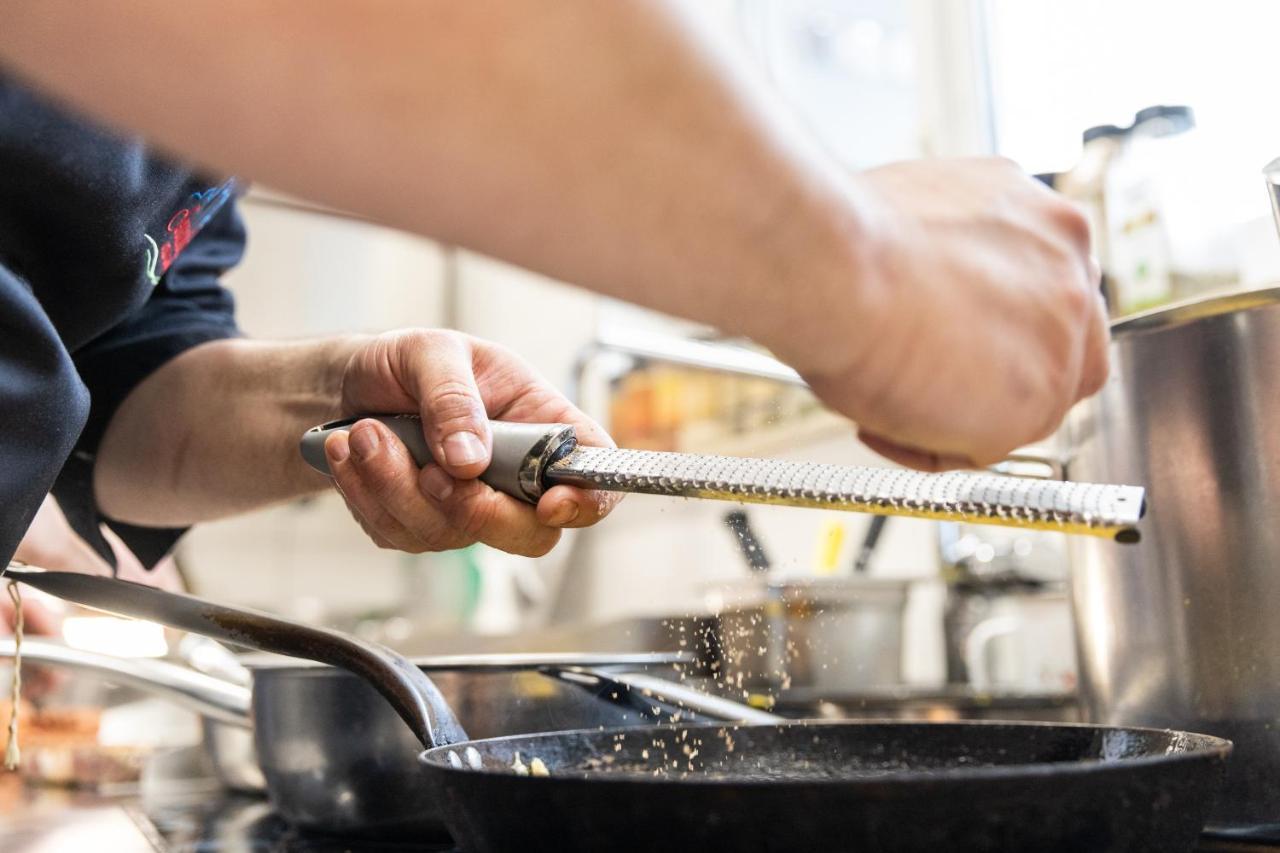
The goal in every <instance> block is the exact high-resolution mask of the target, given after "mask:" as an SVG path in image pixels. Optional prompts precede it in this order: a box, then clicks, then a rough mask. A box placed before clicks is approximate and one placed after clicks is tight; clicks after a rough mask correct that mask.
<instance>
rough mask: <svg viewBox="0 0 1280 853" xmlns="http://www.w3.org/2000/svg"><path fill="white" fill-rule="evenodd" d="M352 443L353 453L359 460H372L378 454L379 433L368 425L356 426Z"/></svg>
mask: <svg viewBox="0 0 1280 853" xmlns="http://www.w3.org/2000/svg"><path fill="white" fill-rule="evenodd" d="M350 441H351V452H352V453H354V454H355V455H356V458H357V459H361V460H364V459H370V458H372V457H373V455H374V454H375V453H377V452H378V431H377V430H376V429H374V428H373V427H371V426H369V425H368V424H356V426H355V429H353V430H351V439H350Z"/></svg>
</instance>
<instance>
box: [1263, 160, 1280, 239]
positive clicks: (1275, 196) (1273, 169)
mask: <svg viewBox="0 0 1280 853" xmlns="http://www.w3.org/2000/svg"><path fill="white" fill-rule="evenodd" d="M1262 173H1263V175H1264V176H1265V177H1266V180H1267V196H1268V197H1269V198H1270V200H1271V216H1272V218H1273V219H1274V220H1275V224H1276V234H1277V235H1280V157H1277V158H1276V159H1275V160H1272V161H1271V162H1270V163H1268V164H1267V166H1266V168H1265V169H1263V170H1262Z"/></svg>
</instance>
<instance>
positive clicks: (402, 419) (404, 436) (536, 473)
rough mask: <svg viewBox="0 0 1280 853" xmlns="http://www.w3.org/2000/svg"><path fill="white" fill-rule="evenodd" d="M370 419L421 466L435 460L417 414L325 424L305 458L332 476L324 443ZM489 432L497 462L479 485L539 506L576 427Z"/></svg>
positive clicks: (310, 440) (309, 440) (501, 427)
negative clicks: (547, 476) (546, 480)
mask: <svg viewBox="0 0 1280 853" xmlns="http://www.w3.org/2000/svg"><path fill="white" fill-rule="evenodd" d="M366 419H369V420H375V421H380V422H381V423H383V424H385V425H386V426H387V428H388V429H390V430H391V431H392V432H393V433H395V434H396V437H397V438H399V439H400V440H401V441H402V442H404V446H405V447H406V448H408V450H409V455H411V456H412V457H413V460H414V461H415V462H417V463H418V465H426V464H427V463H429V462H433V461H434V458H433V456H432V454H431V450H430V448H428V447H427V440H426V437H425V436H424V435H423V433H422V420H421V419H420V418H419V417H418V416H417V415H358V416H356V417H353V418H344V419H343V420H338V421H330V422H329V423H327V424H321V425H320V426H318V427H313V428H311V429H309V430H307V431H306V433H305V434H303V436H302V442H301V445H300V449H301V451H302V458H303V459H305V460H306V461H307V464H309V465H310V466H311V467H312V468H315V469H316V470H317V471H319V472H320V473H322V474H329V475H332V472H331V471H330V470H329V461H328V459H326V458H325V455H324V442H325V439H327V438H328V437H329V436H330V435H331V434H332V433H335V432H346V431H349V430H350V429H351V427H353V426H355V424H356V423H358V422H359V421H362V420H366ZM489 430H490V432H491V433H492V434H493V458H492V460H491V461H490V462H489V467H488V468H487V469H486V470H485V472H484V473H483V474H481V475H480V480H481V482H484V483H488V484H489V485H490V486H492V487H493V488H495V489H497V490H498V491H500V492H505V493H506V494H508V495H511V496H512V497H513V498H518V499H520V500H522V501H525V502H527V503H537V502H538V498H539V497H541V496H542V492H543V482H542V474H543V471H544V470H545V468H546V466H547V465H548V464H550V463H551V462H553V461H555V460H556V459H559V458H560V457H562V456H564V455H565V454H566V453H569V452H571V451H572V450H573V449H574V448H575V447H576V446H577V443H578V442H577V438H576V436H575V434H574V431H573V427H571V426H569V425H568V424H523V423H515V422H513V421H490V422H489Z"/></svg>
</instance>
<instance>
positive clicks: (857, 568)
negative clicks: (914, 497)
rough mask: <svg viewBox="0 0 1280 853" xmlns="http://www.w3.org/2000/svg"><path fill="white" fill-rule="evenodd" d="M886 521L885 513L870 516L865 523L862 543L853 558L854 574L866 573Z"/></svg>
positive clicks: (887, 520) (887, 519)
mask: <svg viewBox="0 0 1280 853" xmlns="http://www.w3.org/2000/svg"><path fill="white" fill-rule="evenodd" d="M888 523H889V516H887V515H873V516H871V521H870V522H869V523H868V524H867V532H866V534H865V535H864V536H863V537H862V545H861V546H860V547H859V548H858V555H857V556H856V557H854V558H853V573H854V574H855V575H862V574H866V572H867V568H868V567H869V566H870V565H871V557H872V556H873V555H874V554H875V552H876V546H877V545H879V544H880V535H881V534H882V533H884V527H885V525H886V524H888Z"/></svg>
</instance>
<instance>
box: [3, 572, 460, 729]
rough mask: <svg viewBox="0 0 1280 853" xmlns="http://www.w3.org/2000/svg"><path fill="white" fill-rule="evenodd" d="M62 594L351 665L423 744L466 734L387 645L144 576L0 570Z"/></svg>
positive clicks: (230, 639)
mask: <svg viewBox="0 0 1280 853" xmlns="http://www.w3.org/2000/svg"><path fill="white" fill-rule="evenodd" d="M0 576H7V577H9V578H12V579H14V580H18V581H21V582H22V583H25V584H27V585H28V586H32V587H35V588H36V589H39V590H41V591H43V592H47V593H49V594H50V595H53V596H56V597H57V598H61V599H64V600H66V601H71V602H74V603H76V604H81V605H83V606H85V607H92V608H94V609H96V610H103V611H106V612H107V613H114V614H116V615H119V616H129V617H133V618H135V619H147V620H150V621H152V622H159V623H160V624H162V625H168V626H169V627H171V628H180V629H182V630H184V631H190V632H192V633H193V634H200V635H201V636H205V637H209V638H211V639H215V640H221V641H223V642H226V643H232V644H235V645H240V646H247V647H249V648H252V649H257V650H259V651H264V652H272V653H274V654H281V655H287V656H289V657H296V658H306V659H308V660H314V661H320V662H321V663H327V664H330V665H332V666H337V667H341V668H342V669H346V670H349V671H350V672H352V673H354V674H355V675H358V676H360V677H361V678H363V679H365V680H366V681H368V682H369V683H370V684H371V685H373V686H374V687H375V688H377V690H378V692H380V693H381V694H382V695H383V696H384V697H385V698H386V700H387V701H388V702H390V703H391V705H392V707H394V708H395V710H396V713H398V714H399V715H400V717H401V718H402V719H403V720H404V721H405V722H406V723H408V725H409V728H410V729H412V730H413V733H414V735H415V736H417V738H418V739H419V740H420V741H422V743H423V744H424V745H426V746H427V747H430V746H432V745H436V746H439V745H443V744H448V743H456V742H458V741H461V740H466V739H467V736H466V733H465V732H464V731H463V730H462V726H461V725H459V723H458V720H457V718H456V717H454V715H453V712H452V711H451V710H450V709H449V706H448V704H447V703H446V702H445V700H444V697H443V696H442V695H441V694H440V691H439V690H438V689H437V688H436V686H435V684H433V683H432V682H431V679H429V678H427V676H426V675H424V674H423V673H422V672H421V671H420V670H419V669H418V668H417V667H416V666H414V665H413V664H412V663H410V662H409V661H408V660H406V659H405V658H403V657H401V656H400V655H398V654H396V653H395V652H393V651H392V650H391V649H388V648H386V647H385V646H380V645H378V644H377V643H370V642H367V641H365V640H361V639H358V638H356V637H351V636H348V635H346V634H343V633H340V632H338V631H331V630H329V629H327V628H315V627H312V626H310V625H302V624H299V623H297V622H290V621H289V620H287V619H281V618H279V617H277V616H272V615H270V614H268V613H262V612H260V611H257V610H250V609H248V608H241V607H230V606H227V605H222V604H215V603H214V602H212V601H206V600H204V599H201V598H196V597H195V596H193V595H181V594H178V593H173V592H162V591H161V590H158V589H153V588H152V587H149V586H143V585H142V584H137V583H132V582H130V581H123V580H117V579H115V578H107V577H99V576H96V575H83V574H77V573H74V572H50V571H44V570H42V569H35V568H15V567H13V566H10V567H9V568H8V569H6V570H4V571H3V572H0Z"/></svg>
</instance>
